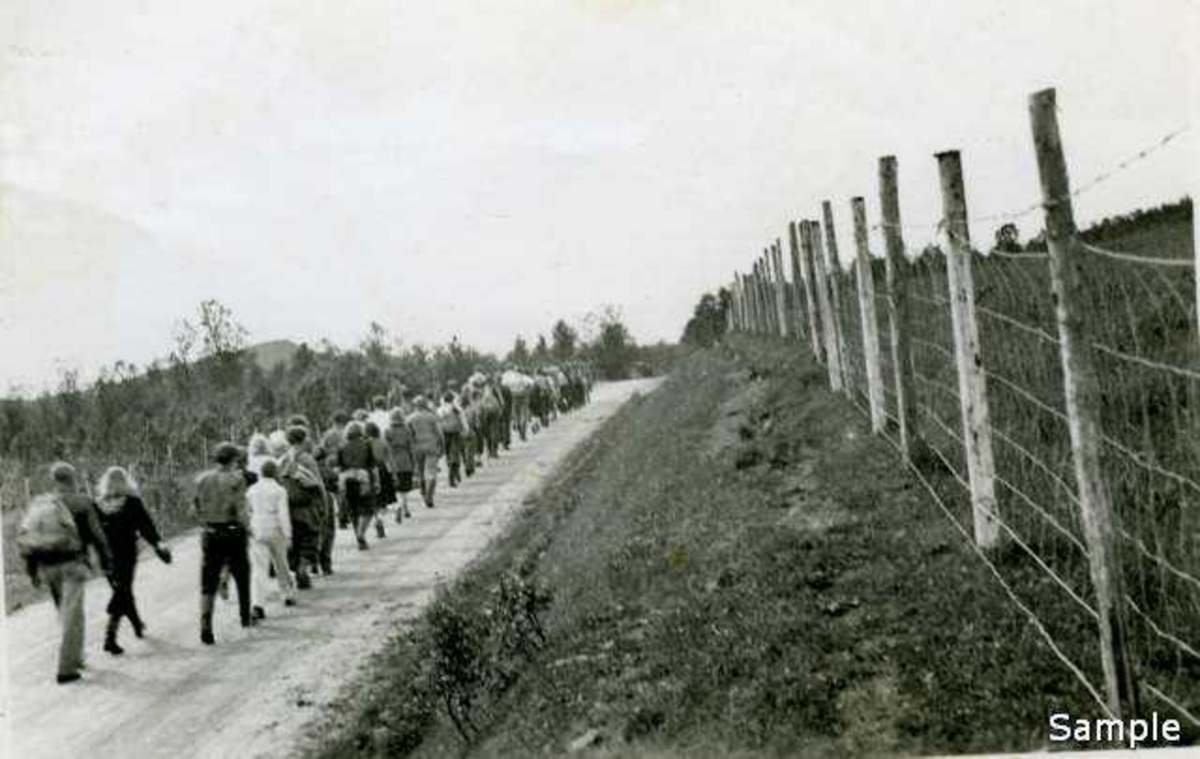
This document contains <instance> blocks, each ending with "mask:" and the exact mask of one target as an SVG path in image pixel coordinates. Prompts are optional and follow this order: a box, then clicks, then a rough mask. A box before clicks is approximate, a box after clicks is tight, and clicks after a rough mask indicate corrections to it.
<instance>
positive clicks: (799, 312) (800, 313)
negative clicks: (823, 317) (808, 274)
mask: <svg viewBox="0 0 1200 759" xmlns="http://www.w3.org/2000/svg"><path fill="white" fill-rule="evenodd" d="M788 244H789V250H790V252H791V262H792V306H793V308H792V323H793V324H795V325H796V339H797V340H800V341H803V340H804V337H805V333H806V332H807V331H808V330H810V329H811V326H809V327H806V326H805V324H804V306H802V305H800V304H801V303H804V304H805V305H808V304H807V301H806V300H805V298H804V281H803V278H802V277H801V276H800V244H799V243H798V242H797V240H796V222H794V221H789V222H788ZM810 325H811V322H810Z"/></svg>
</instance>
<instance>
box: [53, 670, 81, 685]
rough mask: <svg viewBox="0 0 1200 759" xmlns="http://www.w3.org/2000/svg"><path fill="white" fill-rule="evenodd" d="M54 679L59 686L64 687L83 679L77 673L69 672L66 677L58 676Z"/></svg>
mask: <svg viewBox="0 0 1200 759" xmlns="http://www.w3.org/2000/svg"><path fill="white" fill-rule="evenodd" d="M54 679H55V681H57V682H58V684H59V685H66V684H67V683H73V682H75V681H76V680H81V679H83V675H81V674H79V673H78V672H71V673H69V674H66V675H58V676H57V677H55V678H54Z"/></svg>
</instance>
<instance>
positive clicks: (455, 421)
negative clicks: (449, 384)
mask: <svg viewBox="0 0 1200 759" xmlns="http://www.w3.org/2000/svg"><path fill="white" fill-rule="evenodd" d="M438 423H439V424H440V425H441V427H442V434H444V435H453V434H460V435H461V434H462V432H463V421H462V417H461V416H459V412H458V410H457V409H450V410H448V411H447V412H446V413H445V414H438Z"/></svg>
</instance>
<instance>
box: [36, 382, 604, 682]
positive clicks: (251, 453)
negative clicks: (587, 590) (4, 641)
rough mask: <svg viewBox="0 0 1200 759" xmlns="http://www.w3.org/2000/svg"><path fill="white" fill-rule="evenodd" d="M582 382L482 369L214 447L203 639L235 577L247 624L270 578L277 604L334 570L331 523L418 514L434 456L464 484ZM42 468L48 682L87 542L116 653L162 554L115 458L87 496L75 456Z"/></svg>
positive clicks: (362, 536) (75, 597) (546, 419)
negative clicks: (146, 559) (53, 630)
mask: <svg viewBox="0 0 1200 759" xmlns="http://www.w3.org/2000/svg"><path fill="white" fill-rule="evenodd" d="M590 390H591V378H590V375H589V373H588V371H587V370H586V368H585V367H584V366H583V365H580V364H571V365H567V366H564V367H562V368H558V367H548V368H544V369H541V370H538V371H536V372H528V373H527V372H521V371H517V370H516V369H512V368H509V369H507V370H505V371H503V372H500V373H494V374H491V375H488V374H484V373H483V372H481V371H476V372H475V373H474V374H472V375H471V377H470V378H469V379H468V380H467V382H466V383H465V384H464V385H463V386H462V387H461V388H459V389H457V390H444V391H434V392H431V393H428V394H422V395H416V396H415V397H412V398H411V399H409V398H407V397H405V396H404V394H403V393H401V394H399V395H398V397H394V398H392V399H391V400H393V401H394V402H393V403H389V398H387V397H385V396H377V397H375V398H373V399H372V400H371V403H370V406H371V408H369V409H359V410H357V411H355V412H353V413H352V414H347V413H345V412H339V413H337V414H334V415H333V418H332V420H331V423H330V425H329V426H328V427H327V428H326V429H325V430H324V431H323V432H318V430H317V428H316V427H315V426H314V425H313V424H312V423H311V422H310V420H309V419H308V418H307V417H306V416H304V415H303V414H296V415H293V416H291V417H289V418H288V419H287V421H286V423H285V424H283V425H281V426H280V428H279V429H276V430H274V431H272V432H270V433H262V432H256V433H254V434H253V435H251V437H250V439H249V440H248V441H247V444H246V445H245V446H244V447H242V446H239V445H237V444H235V443H233V442H222V443H219V444H218V445H217V446H216V447H215V448H214V449H213V454H212V466H211V467H210V468H209V469H207V470H206V471H204V472H202V473H201V474H200V475H199V476H198V477H197V478H196V481H195V495H194V498H193V503H192V513H193V515H194V516H195V518H196V520H197V522H198V524H199V527H200V530H201V532H200V548H201V566H200V618H199V622H200V625H199V627H200V640H201V642H202V643H204V644H205V645H213V644H215V642H216V641H215V637H214V634H213V614H214V611H215V607H216V598H217V596H218V595H219V594H220V595H222V596H225V597H228V593H229V591H228V585H229V582H230V580H232V583H233V585H234V588H235V590H236V593H237V604H238V614H239V617H240V621H241V625H242V626H243V627H252V626H254V625H255V624H257V623H258V621H259V620H262V619H264V618H265V617H266V607H267V603H268V599H269V598H270V596H271V594H272V590H273V587H272V586H273V585H274V586H275V589H277V590H278V595H279V597H280V599H281V601H282V604H283V605H284V606H293V605H295V603H296V599H297V594H298V592H300V591H304V590H307V589H309V588H311V587H312V582H313V577H314V576H316V575H322V576H329V575H332V574H333V572H334V568H333V545H334V537H335V535H336V532H337V528H338V527H339V526H341V527H342V528H345V529H350V530H352V531H353V535H354V539H355V541H356V543H357V546H358V549H359V550H362V551H365V550H368V549H369V548H370V544H369V542H368V536H369V534H370V532H371V530H372V527H374V532H375V536H376V538H378V539H383V538H385V537H386V534H387V528H386V526H385V515H386V512H387V511H388V510H389V509H392V508H394V511H395V516H394V519H395V522H396V523H397V524H402V523H403V521H404V520H405V519H406V518H410V517H411V516H412V513H411V511H410V509H409V496H410V494H411V493H412V492H413V491H414V490H415V491H417V492H418V493H419V494H420V498H421V501H422V503H424V505H425V507H426V508H430V509H432V508H434V507H435V506H436V491H437V483H438V477H439V474H440V471H441V462H442V461H443V460H444V461H445V462H446V466H447V470H448V471H447V481H448V484H449V486H450V487H458V486H459V484H461V482H462V481H463V478H464V477H471V476H473V475H474V474H475V472H476V471H478V469H479V468H480V467H482V466H483V465H484V462H485V461H486V460H488V459H494V458H496V457H497V456H499V455H500V451H501V450H502V449H508V448H509V447H510V446H511V444H512V437H513V435H514V433H515V434H516V435H517V436H518V437H519V438H520V439H521V440H525V439H526V438H527V436H528V435H529V434H530V433H531V432H537V431H538V430H539V429H541V428H543V427H546V426H548V425H549V424H551V423H552V422H553V420H554V419H555V418H556V417H557V416H558V414H559V413H562V412H565V411H568V410H570V409H572V408H576V407H578V406H582V405H584V404H585V403H587V402H588V400H589V399H590ZM50 476H51V480H52V482H53V488H52V490H51V491H50V492H47V493H45V494H42V495H39V496H38V497H36V498H34V499H33V500H32V501H31V503H30V506H29V508H28V509H27V511H26V514H25V516H24V518H23V519H22V522H21V526H20V531H19V534H18V538H17V546H18V550H19V551H20V553H21V555H22V557H23V558H24V559H25V562H26V568H27V570H28V572H29V576H30V578H31V580H32V581H33V583H34V585H35V586H39V585H45V586H46V588H47V589H48V590H49V592H50V594H51V597H52V598H53V600H54V603H55V606H56V608H57V609H58V613H59V620H60V624H61V627H62V638H61V643H60V649H59V665H58V673H57V681H58V682H59V683H69V682H73V681H75V680H78V679H79V678H80V677H81V674H80V670H81V669H82V667H83V666H84V662H83V641H84V616H83V588H84V583H85V582H86V581H87V579H88V578H89V577H90V576H91V573H92V568H93V565H92V562H93V558H92V554H93V553H94V554H95V561H98V563H99V567H100V569H101V570H102V571H103V572H104V574H105V575H106V576H107V577H108V580H109V584H110V586H111V588H112V596H111V599H110V601H109V604H108V607H107V613H108V623H107V627H106V629H105V641H104V650H105V651H107V652H108V653H109V654H112V655H114V656H119V655H121V654H122V653H124V649H123V648H122V647H121V646H120V644H119V642H118V632H119V629H120V625H121V622H122V621H123V620H124V619H128V620H129V622H130V625H131V626H132V628H133V632H134V635H136V636H137V637H138V638H141V637H142V636H143V635H144V634H145V632H146V629H147V628H146V623H145V622H144V620H143V619H142V618H141V615H140V614H139V612H138V609H137V604H136V600H135V597H134V592H133V587H134V574H135V571H136V567H137V559H138V541H139V538H140V539H142V540H144V541H145V542H146V543H148V544H149V545H150V546H151V547H152V549H153V550H154V552H155V553H156V555H157V556H158V558H159V559H160V560H162V561H163V562H164V563H167V564H170V563H171V561H172V555H171V552H170V549H169V548H168V547H167V546H166V545H164V543H163V541H162V538H161V536H160V534H159V532H158V530H157V528H156V526H155V524H154V521H153V519H152V518H151V516H150V514H149V512H148V511H147V509H146V506H145V504H144V503H143V502H142V499H141V498H140V496H139V495H138V488H137V484H136V483H135V482H134V479H133V477H132V476H131V475H130V473H129V472H128V471H126V470H125V469H123V468H121V467H110V468H109V469H107V470H106V471H105V472H104V474H103V476H102V477H101V478H100V481H99V483H98V484H97V487H96V496H95V498H94V499H93V498H92V497H91V496H89V495H86V494H85V493H84V492H83V490H84V489H83V488H81V484H82V483H81V481H80V478H79V475H78V473H77V471H76V470H75V468H74V467H73V466H72V465H71V464H68V463H66V462H57V463H55V464H53V465H52V466H51V470H50Z"/></svg>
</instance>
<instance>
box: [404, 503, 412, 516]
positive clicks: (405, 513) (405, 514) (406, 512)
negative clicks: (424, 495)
mask: <svg viewBox="0 0 1200 759" xmlns="http://www.w3.org/2000/svg"><path fill="white" fill-rule="evenodd" d="M404 518H405V519H412V512H411V511H409V510H408V507H407V506H405V507H404Z"/></svg>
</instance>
